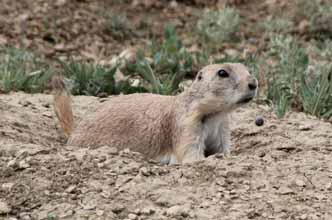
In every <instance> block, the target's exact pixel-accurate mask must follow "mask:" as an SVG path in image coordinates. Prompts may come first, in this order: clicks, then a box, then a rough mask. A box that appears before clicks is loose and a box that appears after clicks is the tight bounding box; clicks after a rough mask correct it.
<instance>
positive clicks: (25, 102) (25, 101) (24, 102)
mask: <svg viewBox="0 0 332 220" xmlns="http://www.w3.org/2000/svg"><path fill="white" fill-rule="evenodd" d="M19 104H21V105H22V106H24V107H27V106H29V105H31V104H32V103H31V102H30V101H27V100H24V101H19Z"/></svg>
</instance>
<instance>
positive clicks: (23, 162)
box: [18, 160, 30, 169]
mask: <svg viewBox="0 0 332 220" xmlns="http://www.w3.org/2000/svg"><path fill="white" fill-rule="evenodd" d="M18 167H19V168H21V169H26V168H29V167H30V164H28V163H27V162H26V161H25V160H21V161H20V162H19V164H18Z"/></svg>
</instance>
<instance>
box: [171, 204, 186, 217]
mask: <svg viewBox="0 0 332 220" xmlns="http://www.w3.org/2000/svg"><path fill="white" fill-rule="evenodd" d="M189 211H190V209H188V208H187V207H184V206H179V205H175V206H172V207H170V208H169V209H167V211H166V214H167V216H182V217H188V216H189Z"/></svg>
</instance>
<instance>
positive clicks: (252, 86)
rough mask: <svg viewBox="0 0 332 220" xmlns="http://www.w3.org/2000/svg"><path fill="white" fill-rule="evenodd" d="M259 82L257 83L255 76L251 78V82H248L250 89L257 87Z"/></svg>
mask: <svg viewBox="0 0 332 220" xmlns="http://www.w3.org/2000/svg"><path fill="white" fill-rule="evenodd" d="M257 84H258V83H257V80H256V79H255V78H252V79H250V80H249V83H248V88H249V90H255V89H257V86H258V85H257Z"/></svg>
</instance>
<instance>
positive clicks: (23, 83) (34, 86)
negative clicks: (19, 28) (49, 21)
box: [0, 47, 53, 93]
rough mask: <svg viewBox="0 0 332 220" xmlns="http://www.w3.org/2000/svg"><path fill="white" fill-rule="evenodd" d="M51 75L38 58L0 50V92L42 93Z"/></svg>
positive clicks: (5, 48) (4, 49) (15, 50)
mask: <svg viewBox="0 0 332 220" xmlns="http://www.w3.org/2000/svg"><path fill="white" fill-rule="evenodd" d="M52 74H53V71H52V69H51V68H50V67H49V66H48V64H46V63H45V62H43V61H42V60H41V59H40V58H39V57H37V56H35V55H34V54H32V53H29V52H26V51H24V50H20V49H16V48H11V47H4V48H0V90H1V91H3V92H5V93H8V92H10V91H25V92H42V91H43V90H44V89H45V88H46V86H47V82H48V81H49V80H50V78H51V76H52Z"/></svg>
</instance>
